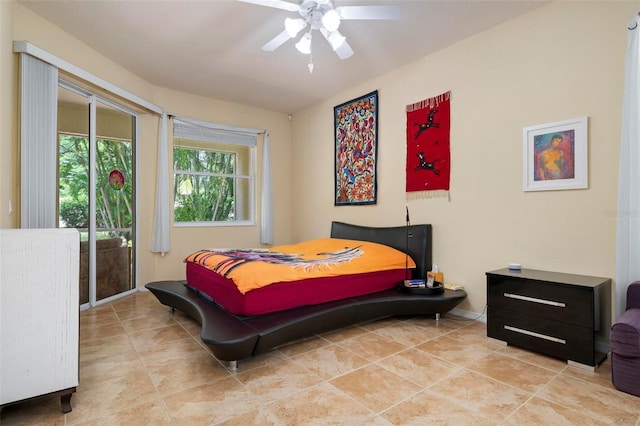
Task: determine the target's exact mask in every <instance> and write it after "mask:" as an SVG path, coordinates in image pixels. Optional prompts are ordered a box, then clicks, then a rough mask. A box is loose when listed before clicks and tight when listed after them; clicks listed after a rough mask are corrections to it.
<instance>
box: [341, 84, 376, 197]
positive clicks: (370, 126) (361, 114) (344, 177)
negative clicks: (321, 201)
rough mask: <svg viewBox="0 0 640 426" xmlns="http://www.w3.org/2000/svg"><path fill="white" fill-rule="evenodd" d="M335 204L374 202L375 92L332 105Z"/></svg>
mask: <svg viewBox="0 0 640 426" xmlns="http://www.w3.org/2000/svg"><path fill="white" fill-rule="evenodd" d="M333 120H334V136H335V186H334V192H335V194H334V195H335V205H336V206H343V205H357V204H375V203H376V193H377V176H376V158H377V152H378V92H377V91H375V92H371V93H368V94H366V95H364V96H361V97H359V98H357V99H354V100H351V101H349V102H345V103H343V104H340V105H338V106H336V107H334V108H333Z"/></svg>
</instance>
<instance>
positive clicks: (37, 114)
mask: <svg viewBox="0 0 640 426" xmlns="http://www.w3.org/2000/svg"><path fill="white" fill-rule="evenodd" d="M20 82H21V83H20V159H21V160H20V170H21V172H20V188H21V190H20V191H21V192H20V199H21V203H20V212H21V213H20V226H21V227H22V228H56V227H57V224H58V218H57V215H56V205H57V195H58V194H57V187H58V184H57V181H56V180H57V170H56V167H57V164H58V161H57V158H58V157H57V148H58V144H57V140H56V134H57V127H58V123H57V119H58V69H57V68H56V67H54V66H51V65H49V64H47V63H46V62H43V61H41V60H40V59H37V58H34V57H33V56H31V55H27V54H25V53H21V54H20Z"/></svg>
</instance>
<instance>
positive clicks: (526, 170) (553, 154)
mask: <svg viewBox="0 0 640 426" xmlns="http://www.w3.org/2000/svg"><path fill="white" fill-rule="evenodd" d="M587 133H588V126H587V117H579V118H574V119H571V120H565V121H557V122H554V123H546V124H539V125H536V126H529V127H525V128H524V129H523V132H522V139H523V150H522V151H523V190H524V191H554V190H565V189H585V188H588V187H589V182H588V170H587V168H588V165H587V161H588V147H587V142H588V138H587Z"/></svg>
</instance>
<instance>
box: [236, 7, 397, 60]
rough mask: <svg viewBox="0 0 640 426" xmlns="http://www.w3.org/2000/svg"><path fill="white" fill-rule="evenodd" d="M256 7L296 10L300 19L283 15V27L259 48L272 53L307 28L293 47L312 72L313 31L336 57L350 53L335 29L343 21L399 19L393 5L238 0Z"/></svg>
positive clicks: (344, 56)
mask: <svg viewBox="0 0 640 426" xmlns="http://www.w3.org/2000/svg"><path fill="white" fill-rule="evenodd" d="M239 1H241V2H244V3H252V4H257V5H260V6H267V7H273V8H276V9H282V10H286V11H289V12H298V14H299V15H300V18H296V19H294V18H286V19H285V20H284V30H283V31H282V32H281V33H280V34H278V35H277V36H275V37H274V38H273V39H271V40H270V41H268V42H267V43H266V44H265V45H264V46H262V50H265V51H267V52H272V51H274V50H276V49H277V48H278V47H280V46H282V45H283V44H284V43H285V42H286V41H288V40H289V39H292V38H295V37H296V36H297V35H298V33H300V31H302V30H304V29H307V31H306V32H305V33H304V34H303V35H302V37H300V40H299V41H298V42H297V43H296V49H298V51H300V52H301V53H304V54H307V55H309V72H313V61H312V58H311V39H312V33H313V30H317V31H319V32H320V33H321V34H322V35H323V37H324V38H325V39H326V40H327V42H328V43H329V45H330V46H331V48H332V49H333V51H334V52H336V54H337V55H338V57H339V58H340V59H347V58H348V57H350V56H351V55H353V50H352V49H351V46H349V43H347V40H346V38H345V37H344V36H343V35H342V34H340V31H338V28H339V27H340V23H341V21H343V20H351V19H368V20H373V19H399V18H400V9H399V8H398V7H396V6H339V7H335V6H334V3H333V0H302V2H301V3H300V4H297V3H291V2H289V1H284V0H239Z"/></svg>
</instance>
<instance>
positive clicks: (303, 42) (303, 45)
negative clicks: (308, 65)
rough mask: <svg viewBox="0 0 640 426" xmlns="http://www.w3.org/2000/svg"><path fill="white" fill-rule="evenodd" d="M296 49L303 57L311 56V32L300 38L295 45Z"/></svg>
mask: <svg viewBox="0 0 640 426" xmlns="http://www.w3.org/2000/svg"><path fill="white" fill-rule="evenodd" d="M296 49H298V51H299V52H300V53H304V54H305V55H309V54H311V32H308V33H306V34H305V35H303V36H302V37H301V38H300V41H299V42H297V43H296Z"/></svg>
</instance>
